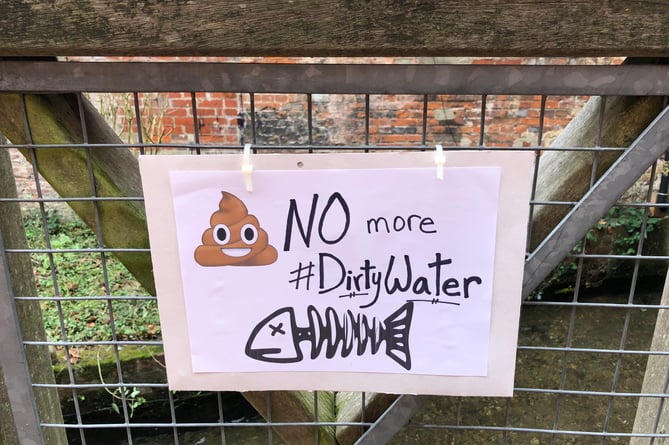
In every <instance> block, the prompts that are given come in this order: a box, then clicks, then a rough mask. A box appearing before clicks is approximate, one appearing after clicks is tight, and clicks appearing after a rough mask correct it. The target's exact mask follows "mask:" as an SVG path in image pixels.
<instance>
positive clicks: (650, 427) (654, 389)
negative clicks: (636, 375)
mask: <svg viewBox="0 0 669 445" xmlns="http://www.w3.org/2000/svg"><path fill="white" fill-rule="evenodd" d="M660 305H661V306H667V305H669V271H667V278H666V281H665V283H664V291H663V292H662V299H661V301H660ZM650 350H651V352H668V351H669V310H667V309H658V312H657V321H656V322H655V331H654V333H653V341H652V343H651V346H650ZM641 392H642V393H645V394H665V397H663V398H659V397H641V398H640V399H639V405H638V406H637V410H636V418H635V419H634V429H633V432H634V433H640V434H648V433H656V434H657V433H660V434H667V433H669V400H668V399H669V355H650V356H649V357H648V364H647V365H646V373H645V374H644V378H643V385H642V386H641ZM667 444H669V439H666V438H660V439H653V438H649V437H633V438H631V439H630V445H667Z"/></svg>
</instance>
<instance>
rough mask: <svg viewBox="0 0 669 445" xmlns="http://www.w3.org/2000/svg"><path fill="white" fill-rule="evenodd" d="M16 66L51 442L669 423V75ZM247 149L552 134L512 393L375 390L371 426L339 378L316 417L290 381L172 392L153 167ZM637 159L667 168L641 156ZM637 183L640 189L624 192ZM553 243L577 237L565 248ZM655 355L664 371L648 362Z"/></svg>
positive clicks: (40, 392)
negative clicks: (145, 160) (146, 217)
mask: <svg viewBox="0 0 669 445" xmlns="http://www.w3.org/2000/svg"><path fill="white" fill-rule="evenodd" d="M73 67H76V68H73ZM1 69H2V70H4V72H3V75H0V89H1V90H3V91H5V93H3V94H2V95H0V96H1V97H0V102H2V103H3V104H2V105H0V107H1V109H2V112H3V113H4V114H5V117H4V118H3V119H0V123H1V124H2V126H3V127H2V128H0V133H2V134H4V135H5V136H6V137H7V139H6V140H4V141H0V142H2V143H1V144H0V152H2V155H3V158H0V161H1V162H0V170H2V172H3V175H5V176H6V178H7V176H11V177H12V178H11V179H12V181H11V182H12V184H11V187H4V188H3V189H2V195H0V209H2V211H1V212H0V213H2V215H3V219H2V223H3V224H4V225H6V230H5V232H3V245H4V247H3V248H2V249H0V253H1V254H2V255H1V256H2V257H3V258H4V260H3V262H2V263H1V264H2V265H4V268H5V269H6V271H3V272H2V273H3V274H4V273H5V272H7V273H8V274H9V277H10V280H9V282H8V283H9V285H8V286H6V289H2V288H0V292H2V293H3V295H2V296H3V298H5V297H6V298H8V299H9V298H11V302H12V304H13V306H14V307H15V308H16V310H17V311H18V313H19V317H18V318H19V320H21V323H24V324H25V323H27V321H26V320H29V318H26V317H24V316H22V315H21V314H22V311H29V312H32V313H33V315H35V314H37V317H33V318H32V322H33V323H37V322H40V324H41V326H39V327H38V328H37V327H34V326H30V327H29V326H25V325H23V326H21V331H22V333H23V338H22V340H21V345H22V347H23V348H24V349H25V350H26V351H27V352H28V354H29V355H30V353H31V350H40V351H47V352H48V354H49V357H50V359H49V362H48V365H49V367H50V369H53V370H54V372H53V374H54V377H53V378H52V376H51V375H50V374H49V373H48V372H47V373H46V377H44V376H43V375H42V374H38V373H36V372H34V369H32V368H34V367H37V366H40V365H39V364H38V362H35V361H31V359H28V361H29V367H30V368H31V369H30V378H31V381H30V389H31V390H32V391H33V392H34V394H35V398H36V399H37V400H39V399H40V398H43V397H47V396H46V395H45V394H48V393H57V396H58V399H59V400H60V405H61V406H62V410H63V416H62V418H61V417H59V416H57V415H54V414H53V413H47V412H44V409H43V405H40V404H39V403H37V406H38V411H40V412H39V413H38V419H39V422H40V423H39V426H40V429H39V430H38V433H39V435H40V436H47V435H49V434H51V433H52V432H53V431H62V430H63V429H64V430H66V433H67V438H68V441H69V443H81V444H86V443H87V444H106V443H109V444H112V443H114V444H117V443H128V444H144V443H146V444H148V443H175V444H186V443H223V444H230V443H234V444H236V443H241V444H256V443H269V444H279V443H287V444H288V443H304V442H303V440H304V439H303V438H304V437H305V436H299V434H304V432H306V437H309V438H310V439H312V440H313V443H341V444H344V443H354V442H356V441H358V442H359V443H384V442H386V441H387V442H389V443H395V444H403V443H435V444H437V443H443V444H469V443H504V444H528V443H529V444H544V443H550V444H574V443H579V444H591V443H601V444H614V443H635V444H639V443H644V444H646V443H647V444H651V443H661V441H662V440H666V438H667V437H669V434H667V433H666V432H665V431H664V429H663V428H664V427H663V423H662V421H661V419H662V416H663V415H666V414H663V413H664V411H665V409H664V405H663V403H664V400H665V397H666V393H667V386H666V383H665V382H666V381H669V380H668V379H669V374H668V373H667V368H668V367H667V365H666V363H665V361H664V360H665V359H666V356H667V354H668V353H669V350H668V349H667V348H666V345H662V344H661V343H660V342H659V341H658V334H657V333H655V334H654V330H655V327H656V321H657V326H658V329H659V328H660V327H661V326H662V325H661V323H660V321H659V320H661V319H662V314H663V312H664V310H665V309H668V308H669V300H667V298H669V297H667V295H666V291H665V295H664V297H663V296H662V285H663V283H664V280H665V275H666V271H667V263H668V260H669V254H668V252H667V244H668V241H667V240H668V239H669V227H667V218H666V211H667V207H668V205H667V203H666V193H667V191H666V177H667V175H668V174H669V171H668V170H667V161H665V153H664V150H665V149H666V148H667V147H668V146H669V144H668V143H667V142H666V141H667V139H664V137H665V136H666V134H667V131H669V126H668V125H667V124H666V120H667V118H665V117H664V114H665V113H663V110H665V108H666V101H665V99H664V97H663V96H664V95H667V94H669V85H667V84H666V81H664V80H663V79H664V78H665V77H666V74H665V73H664V71H663V70H661V69H657V67H654V66H645V67H634V66H627V67H625V66H619V67H602V66H599V67H597V66H595V67H582V66H569V67H522V66H520V67H487V68H486V67H480V66H413V67H406V66H393V65H386V66H367V65H358V66H337V65H331V66H329V67H328V66H314V65H295V66H289V65H227V64H171V63H144V64H118V63H83V64H82V63H71V62H67V63H66V62H51V63H49V62H33V63H29V62H11V63H9V64H8V65H7V66H5V67H2V68H1ZM17 73H20V75H19V74H17ZM12 74H14V76H12ZM574 78H577V79H578V81H576V82H575V81H573V79H574ZM602 78H605V79H607V82H601V79H602ZM37 93H40V94H37ZM665 111H666V110H665ZM658 114H660V117H659V118H657V119H655V117H656V116H657V115H658ZM654 119H655V120H654ZM639 135H640V136H639ZM637 136H639V137H638V138H637ZM648 140H650V142H646V141H648ZM658 141H660V142H658ZM662 141H664V142H662ZM245 143H251V144H253V149H254V151H256V152H260V153H263V152H278V153H281V152H304V153H310V152H318V151H334V152H376V151H388V150H391V151H397V150H422V151H425V150H432V149H433V148H434V144H437V143H438V144H442V145H443V146H444V148H445V149H449V150H462V149H474V150H481V149H485V150H518V149H525V150H528V149H529V150H534V151H535V152H536V155H537V156H536V168H535V191H534V193H533V201H532V203H531V205H530V207H529V208H528V211H529V212H531V213H530V214H531V216H532V218H531V223H530V227H528V245H527V252H528V268H529V269H528V268H526V275H528V276H529V275H532V274H533V273H534V272H536V271H537V270H539V269H540V268H539V267H535V266H534V263H533V261H536V262H541V263H546V264H548V265H551V267H549V268H548V270H547V272H545V273H543V274H539V275H541V276H540V277H539V278H538V279H537V280H535V281H536V282H537V283H540V284H534V282H532V283H530V284H528V282H527V280H526V286H525V295H524V296H523V300H522V311H521V322H520V328H519V329H520V331H519V333H520V335H519V345H518V351H517V365H516V380H515V389H514V396H513V398H510V399H501V398H480V397H479V398H456V397H430V398H427V397H415V396H402V397H400V398H399V399H398V400H397V401H396V403H395V404H394V405H391V406H390V408H388V409H387V410H379V409H378V407H376V406H374V405H373V404H370V403H369V400H368V399H367V395H366V394H365V393H356V394H353V395H351V394H347V395H346V397H354V398H357V399H359V400H360V404H361V405H362V406H363V407H368V406H369V407H368V408H367V409H363V411H362V412H363V414H362V416H361V418H359V419H354V420H351V419H347V420H343V419H342V418H337V417H335V418H334V420H332V419H330V418H327V419H326V418H325V417H324V416H323V415H322V414H321V410H322V409H324V408H325V407H326V406H329V405H330V404H332V403H336V397H337V396H336V395H332V394H329V393H319V392H316V393H311V394H309V395H307V396H306V397H308V398H309V399H311V405H313V412H312V413H311V415H310V416H309V418H306V419H305V418H302V417H291V413H290V411H289V410H287V409H283V408H284V407H282V406H280V405H279V406H278V405H277V404H276V403H275V401H276V399H274V400H273V396H274V395H273V394H272V393H270V392H268V393H263V394H241V393H228V392H225V393H210V392H174V391H170V390H169V389H168V386H167V383H166V377H165V371H164V363H163V357H162V342H161V336H160V322H159V320H158V318H157V310H156V297H155V296H154V294H155V292H154V291H153V282H152V277H151V273H150V272H151V269H150V260H149V252H150V249H149V245H148V240H147V237H146V227H145V222H144V221H143V219H142V215H143V208H142V196H141V187H139V182H138V173H137V170H136V164H135V162H136V161H135V159H136V156H137V155H139V154H151V155H157V156H168V155H172V154H192V155H198V154H203V153H207V154H212V153H213V154H220V155H228V154H239V153H240V150H241V147H242V146H243V145H244V144H245ZM662 143H664V146H661V144H662ZM658 144H660V146H659V147H658ZM649 146H652V147H654V148H653V150H654V151H653V150H649V149H648V147H649ZM638 153H644V154H645V156H646V157H645V158H643V159H646V158H648V157H649V156H650V161H647V162H646V161H644V160H643V159H640V158H633V157H630V156H634V155H635V154H638ZM648 153H650V154H648ZM644 162H646V164H647V165H643V163H644ZM554 166H557V167H554ZM569 166H572V167H574V166H578V167H579V170H573V171H572V169H569V168H568V167H569ZM556 168H557V170H555V169H556ZM569 175H571V176H569ZM607 181H608V182H607ZM626 182H629V183H630V184H631V187H625V189H624V190H627V191H626V192H625V193H624V194H622V196H620V194H617V193H616V191H615V190H609V189H608V188H607V187H608V185H609V184H624V183H626ZM577 183H580V185H579V186H576V185H575V184H577ZM555 184H559V187H557V186H555ZM662 184H664V185H662ZM370 186H372V185H370ZM624 190H623V191H624ZM663 197H664V198H663ZM589 203H593V205H594V207H586V209H588V208H596V209H603V210H602V211H601V213H599V214H594V213H593V212H592V211H587V212H586V213H588V215H587V216H588V217H590V219H593V218H594V219H593V221H594V225H593V224H588V225H586V221H588V218H583V217H579V215H578V213H576V214H574V211H575V210H576V211H577V210H578V209H579V208H582V207H583V206H581V204H583V205H589ZM73 210H74V211H73ZM481 211H482V212H485V209H481ZM570 212H571V213H570ZM11 221H13V222H11ZM133 221H134V223H132V224H131V222H133ZM10 222H11V224H16V227H14V226H12V227H10ZM556 226H557V229H555V227H556ZM565 227H566V229H565ZM573 227H576V228H578V230H577V231H580V232H582V235H580V236H579V237H578V239H576V240H575V241H574V242H573V243H570V242H569V241H560V239H558V240H557V241H555V239H556V238H555V236H556V231H557V233H559V230H560V229H561V228H562V229H564V230H566V231H571V230H572V228H573ZM11 230H13V232H12V233H13V235H12V236H9V235H7V233H9V232H10V231H11ZM553 241H554V242H556V243H557V244H556V245H557V246H559V248H551V247H550V244H548V247H546V246H547V242H548V243H550V242H553ZM562 251H564V254H562V253H561V252H562ZM542 255H545V257H544V256H542ZM539 259H540V260H541V261H539ZM26 262H28V264H29V267H27V268H26ZM542 267H543V268H546V267H547V266H545V265H543V266H542ZM26 269H28V270H26ZM526 278H527V277H526ZM518 298H519V300H520V298H521V296H518ZM40 313H41V315H40ZM40 318H41V319H42V320H43V321H42V320H40ZM7 359H8V358H7V357H6V356H5V357H4V360H7ZM187 359H188V358H184V360H187ZM436 359H438V358H436ZM4 360H3V363H6V362H5V361H4ZM653 361H654V362H653ZM651 362H653V363H651ZM42 365H43V363H42ZM51 366H52V367H51ZM651 368H652V369H653V370H655V371H653V372H656V373H659V374H661V375H659V376H656V377H655V378H654V379H653V378H651V376H650V374H652V373H651V372H650V370H651ZM658 370H659V371H658ZM5 375H7V373H5ZM644 379H646V382H644ZM655 380H657V382H660V383H661V384H659V386H658V384H656V383H657V382H655ZM16 385H19V383H16ZM8 386H12V383H9V382H8ZM393 398H394V396H393ZM333 399H334V402H333ZM23 402H24V403H25V404H26V407H32V402H30V401H28V400H24V401H23ZM259 413H261V414H262V415H261V414H259ZM405 422H408V423H407V424H406V426H404V427H402V428H400V427H401V425H403V424H404V423H405ZM296 431H297V432H298V433H297V434H298V436H296V435H295V432H296ZM363 433H364V435H363V436H362V438H360V436H361V435H362V434H363ZM295 437H302V439H295ZM296 440H302V442H297V441H296Z"/></svg>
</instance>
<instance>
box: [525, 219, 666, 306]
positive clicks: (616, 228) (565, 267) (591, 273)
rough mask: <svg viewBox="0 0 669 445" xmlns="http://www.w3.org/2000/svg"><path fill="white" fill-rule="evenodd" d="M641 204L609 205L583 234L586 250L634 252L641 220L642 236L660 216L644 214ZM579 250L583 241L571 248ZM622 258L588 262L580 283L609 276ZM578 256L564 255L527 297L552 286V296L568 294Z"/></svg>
mask: <svg viewBox="0 0 669 445" xmlns="http://www.w3.org/2000/svg"><path fill="white" fill-rule="evenodd" d="M646 212H647V211H646V209H645V208H643V207H630V206H619V207H611V209H609V211H608V212H607V213H606V215H605V216H604V217H603V218H602V219H600V220H599V221H598V222H597V224H596V225H595V227H593V228H592V229H590V230H589V231H588V233H587V234H586V235H585V241H586V252H587V253H600V254H608V255H629V256H632V255H636V253H637V249H638V246H639V241H640V240H641V233H642V232H641V228H642V226H643V224H644V220H645V225H646V226H645V231H644V232H643V236H644V239H646V238H647V237H648V234H649V233H650V232H652V231H653V230H654V228H655V226H657V224H658V223H659V222H660V220H661V218H656V217H652V216H650V215H648V214H647V213H646ZM582 251H583V241H581V242H579V243H578V244H576V246H574V248H573V249H572V254H574V255H577V254H580V253H581V252H582ZM622 261H623V260H607V259H599V260H595V261H592V260H591V261H590V262H589V263H588V265H587V266H586V267H585V268H584V269H585V270H584V274H583V276H582V277H581V283H582V284H583V285H585V287H590V286H591V284H592V283H593V282H601V281H602V280H604V279H606V278H607V277H610V276H611V275H612V274H613V273H614V272H615V271H616V270H617V268H618V267H620V265H621V262H622ZM578 264H579V260H578V258H573V257H572V258H569V257H567V258H565V260H564V261H562V263H560V265H559V266H558V267H557V268H556V269H555V272H553V274H552V275H551V276H550V277H549V278H548V279H547V280H546V282H545V283H544V285H543V286H542V287H541V288H540V289H539V290H538V291H536V292H535V293H534V295H533V296H532V297H530V298H531V299H539V300H540V299H541V298H542V293H543V291H544V290H545V289H549V288H550V289H552V290H551V293H553V294H555V295H560V294H571V293H572V292H573V291H574V287H573V283H574V281H575V277H576V273H577V270H578Z"/></svg>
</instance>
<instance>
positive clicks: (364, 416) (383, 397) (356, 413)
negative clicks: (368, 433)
mask: <svg viewBox="0 0 669 445" xmlns="http://www.w3.org/2000/svg"><path fill="white" fill-rule="evenodd" d="M396 398H397V395H396V394H383V393H365V398H364V401H363V398H362V394H361V393H359V392H338V393H337V394H336V396H335V404H336V410H337V422H339V423H341V424H342V425H338V426H337V430H336V437H337V445H353V444H354V443H355V442H356V441H357V440H358V439H359V438H360V436H362V434H363V433H364V432H365V430H364V429H363V428H362V427H359V426H352V425H346V423H355V422H375V421H376V420H377V419H378V418H379V417H381V415H382V414H383V413H384V412H385V411H386V409H388V407H389V406H390V405H391V404H392V403H393V402H394V401H395V399H396Z"/></svg>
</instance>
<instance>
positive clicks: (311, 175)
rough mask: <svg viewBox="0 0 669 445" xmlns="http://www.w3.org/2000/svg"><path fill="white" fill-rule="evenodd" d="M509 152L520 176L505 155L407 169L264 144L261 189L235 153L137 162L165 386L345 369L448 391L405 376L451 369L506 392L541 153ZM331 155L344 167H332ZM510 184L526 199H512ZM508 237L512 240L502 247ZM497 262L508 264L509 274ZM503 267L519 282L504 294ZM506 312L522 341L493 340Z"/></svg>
mask: <svg viewBox="0 0 669 445" xmlns="http://www.w3.org/2000/svg"><path fill="white" fill-rule="evenodd" d="M481 154H482V153H479V154H475V153H469V154H468V155H469V156H470V158H476V157H480V155H481ZM514 154H515V155H516V160H518V159H520V160H521V162H520V163H517V162H516V163H515V164H514V167H515V171H514V174H518V173H519V174H520V176H521V178H522V179H521V180H520V181H518V180H516V181H514V180H512V179H511V175H510V171H509V166H510V165H511V162H510V161H511V157H509V156H508V155H507V154H506V153H497V154H495V155H496V157H497V158H498V159H497V160H495V162H489V161H490V160H491V159H490V156H488V157H486V158H485V161H484V162H480V160H479V162H471V160H470V161H469V162H460V164H462V165H457V164H458V162H448V161H447V167H446V168H445V169H444V177H443V179H438V178H437V175H436V168H435V167H433V166H427V165H429V163H426V162H425V157H424V156H423V157H421V156H416V155H412V158H414V159H416V160H418V162H413V165H412V164H411V163H410V164H408V165H406V164H405V168H393V167H389V166H388V165H389V164H393V163H394V161H393V155H388V154H384V155H380V156H379V155H366V156H362V157H361V156H360V155H357V156H356V155H353V157H351V160H353V159H354V158H355V160H360V159H363V160H364V161H366V162H365V165H357V166H356V167H357V168H346V163H345V162H344V164H341V163H342V162H343V161H342V157H343V158H346V157H347V156H345V155H344V156H342V155H341V154H337V155H309V156H306V157H305V156H302V157H299V159H302V160H301V161H298V162H299V165H300V166H301V167H297V166H298V162H294V163H286V162H285V160H287V159H286V158H288V157H291V158H292V159H291V161H295V159H298V158H297V157H295V156H287V155H281V156H271V155H268V156H256V157H254V164H256V165H255V167H256V168H255V171H254V173H253V176H252V181H253V191H252V192H249V191H247V190H246V187H245V181H244V176H243V174H242V172H241V170H240V168H239V163H240V161H241V157H237V156H209V157H204V156H198V157H174V156H164V157H142V158H141V163H140V165H141V168H142V175H143V181H144V184H145V197H146V205H147V212H148V217H149V229H150V234H151V244H152V255H153V260H154V268H155V270H156V281H157V283H156V284H157V288H158V297H159V305H160V312H161V324H162V329H163V333H164V340H165V347H166V356H167V365H168V378H169V380H170V386H171V387H175V388H179V389H194V388H198V389H237V390H243V389H352V390H353V389H360V388H359V386H360V385H359V384H358V383H353V384H351V383H344V382H346V380H345V379H343V378H342V379H340V378H339V377H344V378H345V377H347V376H348V377H350V376H369V377H372V378H373V377H379V376H382V378H381V379H380V382H381V383H382V386H383V387H382V388H379V384H378V383H377V384H374V385H371V386H372V387H369V388H366V390H369V391H385V392H425V393H432V394H443V393H452V392H453V391H452V390H449V389H447V388H431V389H429V390H427V391H423V390H420V388H421V387H422V386H423V385H422V384H418V385H417V384H415V383H414V384H411V382H418V379H422V380H425V379H427V380H431V379H434V378H441V379H442V383H444V380H443V379H451V380H453V379H459V380H460V381H461V382H463V383H466V382H475V381H476V380H477V379H478V380H481V381H483V382H485V381H487V380H492V381H503V382H504V389H503V390H502V392H503V393H505V394H506V393H509V392H510V388H511V386H512V377H513V361H509V360H508V358H506V359H500V358H499V357H498V356H497V355H496V354H497V353H499V352H500V351H498V350H497V348H498V347H500V346H502V345H503V347H504V348H505V353H506V354H509V355H511V356H512V357H515V341H516V331H517V319H518V308H519V306H520V284H521V281H522V280H521V279H522V265H523V262H522V256H523V253H524V246H525V233H524V230H519V228H518V227H517V226H518V225H520V226H522V228H523V229H524V228H525V227H526V224H527V215H528V202H527V200H528V199H529V184H530V178H531V173H530V174H528V172H531V165H532V163H531V160H532V156H531V154H528V153H514ZM500 155H502V156H500ZM333 156H337V158H338V160H337V161H334V162H335V163H340V164H341V165H339V166H337V165H334V166H327V164H328V163H332V162H333V161H332V157H333ZM398 156H399V158H403V159H404V160H405V161H406V160H408V159H409V158H408V157H407V156H405V155H398V154H396V155H395V157H398ZM518 156H520V157H518ZM451 157H453V156H452V154H451ZM457 157H458V156H455V158H457ZM375 158H376V160H377V161H380V165H378V168H377V167H375V166H374V160H375ZM455 158H454V159H451V161H453V160H455ZM500 158H503V159H502V161H503V162H499V159H500ZM271 160H274V161H282V162H283V163H281V162H274V163H273V162H271ZM312 160H313V161H315V165H314V166H312V165H309V164H311V163H312V162H310V161H312ZM259 163H260V164H263V166H262V168H258V164H259ZM273 164H274V165H273ZM425 164H427V165H425ZM305 165H306V168H305ZM322 165H325V166H327V168H323V167H321V166H322ZM505 169H506V170H505ZM505 180H506V182H507V183H513V182H518V184H517V185H516V187H517V188H519V190H516V192H517V193H520V194H521V199H520V200H517V199H514V200H513V201H509V199H508V198H505V196H507V195H506V193H505V186H508V185H507V184H505ZM156 187H162V189H161V190H160V191H158V190H156ZM157 201H159V202H157ZM505 201H506V202H505ZM511 203H513V205H514V206H516V207H517V208H516V209H513V210H512V211H511V212H512V216H511V214H509V210H508V209H507V210H506V211H505V210H504V209H503V206H504V204H507V205H509V204H511ZM511 218H514V219H517V220H518V221H517V223H516V221H513V223H511ZM510 235H511V236H512V237H515V240H512V241H513V242H515V243H517V244H518V245H516V246H514V247H513V248H512V249H510V250H507V252H501V251H500V244H501V245H502V246H503V247H504V246H506V245H507V244H508V241H509V240H508V239H506V240H505V237H508V236H510ZM503 240H505V241H503ZM156 243H159V244H156ZM165 244H167V245H165ZM519 246H520V248H519ZM166 256H167V257H169V258H166ZM502 260H503V261H507V262H508V261H510V262H511V263H512V264H513V266H512V267H511V268H510V267H509V266H505V267H503V268H502V271H501V273H502V274H501V275H500V270H499V267H498V266H499V265H500V262H501V261H502ZM509 272H512V273H511V275H510V276H509ZM166 277H167V278H166ZM509 279H512V280H513V281H514V282H513V283H512V285H511V287H512V288H513V289H514V291H515V292H514V294H513V295H511V296H506V297H504V296H502V295H498V294H497V292H496V291H497V289H498V288H500V282H507V281H508V280H509ZM161 281H162V282H161ZM502 287H503V285H502ZM504 299H506V301H503V300H504ZM500 302H501V303H502V305H500ZM509 303H510V304H509ZM496 319H498V320H497V321H496ZM509 322H511V323H514V324H515V327H513V329H511V330H509V331H508V332H505V333H504V336H506V337H507V338H511V340H510V341H509V340H506V341H502V340H499V339H496V336H495V331H496V330H497V329H499V325H500V324H501V325H508V324H509ZM497 334H499V333H497ZM177 336H178V337H180V340H179V341H178V342H176V341H175V342H174V343H173V344H170V343H171V342H170V339H171V338H176V337H177ZM175 354H180V357H179V359H178V360H179V361H180V362H181V363H182V365H175V362H176V357H175V356H174V355H175ZM500 361H503V362H504V363H505V366H506V368H507V369H505V370H503V371H502V372H500V371H499V369H498V368H497V365H499V363H498V362H500ZM184 363H185V364H187V366H184V365H183V364H184ZM493 365H495V366H493ZM175 366H177V367H178V370H175V369H174V367H175ZM509 366H510V367H511V369H510V370H509V369H508V367H509ZM267 375H274V376H275V377H274V379H275V381H273V382H271V383H270V382H268V381H267V379H266V378H265V376H267ZM324 375H327V376H331V377H334V379H328V380H327V381H324V380H323V379H322V378H321V377H322V376H324ZM509 375H510V376H511V381H510V382H509ZM185 376H190V382H185V380H184V377H185ZM214 376H219V378H218V379H215V377H214ZM226 376H227V378H228V382H227V383H226ZM254 376H255V377H256V378H254ZM392 376H397V378H400V377H402V378H404V379H407V378H410V379H411V380H409V384H408V385H407V384H402V385H399V387H396V386H397V385H396V384H395V383H393V381H394V379H395V378H394V377H392ZM500 376H502V377H501V378H500ZM296 377H298V378H296ZM367 379H368V377H365V378H364V379H362V380H363V381H365V380H367ZM383 380H388V381H387V383H386V384H383ZM175 382H178V383H175ZM197 382H200V383H199V384H198V383H197ZM213 382H216V383H213ZM240 384H241V385H242V386H244V387H242V388H240V387H239V386H240ZM203 385H204V386H203ZM446 386H447V387H448V386H450V385H446ZM484 386H486V385H484ZM417 389H418V390H417ZM477 391H481V389H480V388H478V389H476V391H474V392H475V393H477ZM458 392H460V391H458ZM466 392H471V391H466ZM499 393H500V391H499V390H496V391H495V394H490V393H489V392H486V394H489V395H500V394H499Z"/></svg>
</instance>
